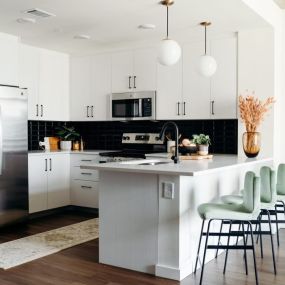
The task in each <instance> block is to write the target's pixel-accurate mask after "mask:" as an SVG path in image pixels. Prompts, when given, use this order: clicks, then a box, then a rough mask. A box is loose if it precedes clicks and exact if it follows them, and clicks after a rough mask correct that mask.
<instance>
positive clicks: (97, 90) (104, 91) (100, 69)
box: [90, 54, 111, 121]
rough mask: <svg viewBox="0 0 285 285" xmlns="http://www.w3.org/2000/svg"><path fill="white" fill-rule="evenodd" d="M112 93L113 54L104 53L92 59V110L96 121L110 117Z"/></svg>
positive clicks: (92, 117)
mask: <svg viewBox="0 0 285 285" xmlns="http://www.w3.org/2000/svg"><path fill="white" fill-rule="evenodd" d="M110 94H111V56H110V55H109V54H102V55H96V56H93V57H92V59H91V96H90V97H91V98H90V105H91V106H90V108H91V109H90V112H91V119H92V120H94V121H106V120H107V119H108V118H109V105H110Z"/></svg>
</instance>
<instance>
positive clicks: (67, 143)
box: [56, 126, 80, 150]
mask: <svg viewBox="0 0 285 285" xmlns="http://www.w3.org/2000/svg"><path fill="white" fill-rule="evenodd" d="M56 129H57V130H58V131H57V133H56V134H57V136H58V137H59V138H60V149H61V150H71V149H72V141H73V140H76V139H77V138H79V137H80V134H79V133H77V132H76V131H75V128H74V127H67V126H60V127H57V128H56Z"/></svg>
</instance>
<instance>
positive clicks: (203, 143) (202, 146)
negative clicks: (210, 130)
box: [193, 134, 211, 155]
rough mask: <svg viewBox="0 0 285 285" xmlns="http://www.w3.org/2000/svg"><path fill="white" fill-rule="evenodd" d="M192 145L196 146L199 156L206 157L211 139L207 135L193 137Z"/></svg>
mask: <svg viewBox="0 0 285 285" xmlns="http://www.w3.org/2000/svg"><path fill="white" fill-rule="evenodd" d="M193 143H195V144H196V145H197V146H198V154H199V155H207V154H208V153H209V145H210V144H211V139H210V137H209V136H208V135H204V134H200V135H193Z"/></svg>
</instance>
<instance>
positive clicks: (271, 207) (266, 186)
mask: <svg viewBox="0 0 285 285" xmlns="http://www.w3.org/2000/svg"><path fill="white" fill-rule="evenodd" d="M260 182H261V184H260V202H261V203H260V209H261V211H260V214H259V215H258V218H257V220H252V221H251V223H253V224H256V228H255V231H254V232H253V233H254V234H257V242H258V238H259V237H260V251H261V257H262V258H263V245H262V235H270V240H271V251H272V260H273V268H274V274H276V273H277V272H276V261H275V251H274V242H273V233H272V222H271V217H270V216H271V215H274V216H275V221H274V222H275V223H276V229H277V243H278V245H279V232H278V216H277V210H276V201H277V194H276V175H275V171H274V170H271V168H270V167H268V166H263V167H261V169H260ZM221 200H222V201H223V202H224V203H226V204H231V205H238V204H241V203H242V202H243V196H240V195H226V196H222V197H221ZM263 216H267V219H266V220H264V219H262V217H263ZM262 223H268V226H269V231H264V230H262V227H261V224H262ZM222 225H223V222H222V224H221V231H222ZM258 226H259V230H257V227H258ZM216 256H217V254H216Z"/></svg>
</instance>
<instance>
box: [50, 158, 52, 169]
mask: <svg viewBox="0 0 285 285" xmlns="http://www.w3.org/2000/svg"><path fill="white" fill-rule="evenodd" d="M49 171H52V164H51V158H50V159H49Z"/></svg>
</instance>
